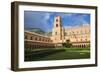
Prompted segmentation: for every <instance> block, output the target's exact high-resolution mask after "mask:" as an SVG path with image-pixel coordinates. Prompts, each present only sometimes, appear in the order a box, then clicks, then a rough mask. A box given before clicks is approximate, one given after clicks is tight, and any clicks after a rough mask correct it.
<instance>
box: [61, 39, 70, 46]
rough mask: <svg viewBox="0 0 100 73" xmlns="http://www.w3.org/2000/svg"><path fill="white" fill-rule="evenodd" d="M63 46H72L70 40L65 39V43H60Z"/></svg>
mask: <svg viewBox="0 0 100 73" xmlns="http://www.w3.org/2000/svg"><path fill="white" fill-rule="evenodd" d="M62 45H63V47H67V48H70V47H71V46H72V43H70V40H69V39H68V40H66V42H65V43H62Z"/></svg>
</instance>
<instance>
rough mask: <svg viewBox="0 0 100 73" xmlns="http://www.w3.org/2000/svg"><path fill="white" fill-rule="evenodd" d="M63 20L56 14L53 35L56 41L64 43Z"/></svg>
mask: <svg viewBox="0 0 100 73" xmlns="http://www.w3.org/2000/svg"><path fill="white" fill-rule="evenodd" d="M62 31H63V28H62V22H61V17H60V16H56V17H55V18H54V24H53V30H52V37H53V41H54V43H62Z"/></svg>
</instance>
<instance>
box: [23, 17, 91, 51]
mask: <svg viewBox="0 0 100 73" xmlns="http://www.w3.org/2000/svg"><path fill="white" fill-rule="evenodd" d="M67 41H69V42H70V43H71V44H72V46H74V47H86V46H89V45H90V25H83V26H78V27H71V28H64V27H63V26H62V20H61V17H60V16H57V17H55V18H54V24H53V28H52V35H51V36H44V35H40V34H37V33H35V32H29V31H25V47H26V48H30V49H32V48H48V47H49V48H53V47H59V46H62V43H67Z"/></svg>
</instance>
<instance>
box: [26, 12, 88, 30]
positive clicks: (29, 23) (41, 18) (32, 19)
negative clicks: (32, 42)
mask: <svg viewBox="0 0 100 73" xmlns="http://www.w3.org/2000/svg"><path fill="white" fill-rule="evenodd" d="M55 16H61V18H62V26H63V27H65V28H66V27H75V26H80V25H83V24H85V25H89V24H90V14H82V13H62V12H39V11H24V27H25V28H40V29H42V30H43V31H45V32H50V31H51V30H52V27H53V21H54V17H55Z"/></svg>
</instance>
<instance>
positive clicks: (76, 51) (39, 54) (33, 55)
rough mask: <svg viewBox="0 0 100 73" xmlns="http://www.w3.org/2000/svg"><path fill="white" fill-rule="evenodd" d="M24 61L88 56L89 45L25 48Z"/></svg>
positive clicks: (85, 57) (86, 57)
mask: <svg viewBox="0 0 100 73" xmlns="http://www.w3.org/2000/svg"><path fill="white" fill-rule="evenodd" d="M24 58H25V59H24V61H47V60H71V59H88V58H90V47H85V48H76V47H70V48H66V47H62V48H41V49H35V50H31V51H30V50H25V57H24Z"/></svg>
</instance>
